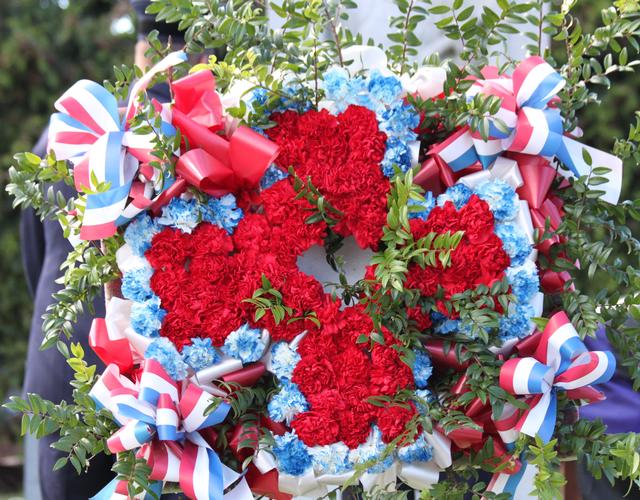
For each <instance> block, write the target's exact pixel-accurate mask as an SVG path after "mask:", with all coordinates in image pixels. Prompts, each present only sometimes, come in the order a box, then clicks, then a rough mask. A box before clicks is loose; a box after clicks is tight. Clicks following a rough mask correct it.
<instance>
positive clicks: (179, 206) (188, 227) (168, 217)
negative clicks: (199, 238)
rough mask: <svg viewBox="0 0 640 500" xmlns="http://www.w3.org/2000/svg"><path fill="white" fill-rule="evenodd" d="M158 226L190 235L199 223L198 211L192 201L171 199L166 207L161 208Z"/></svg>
mask: <svg viewBox="0 0 640 500" xmlns="http://www.w3.org/2000/svg"><path fill="white" fill-rule="evenodd" d="M156 220H157V222H158V224H162V225H163V226H170V227H175V228H177V229H180V230H181V231H183V232H185V233H190V232H191V231H193V229H194V228H195V227H196V226H197V225H198V223H199V222H200V210H198V207H197V206H196V202H195V201H194V200H183V199H182V198H173V199H172V200H171V201H170V202H169V204H168V205H165V206H164V207H162V217H158V218H157V219H156Z"/></svg>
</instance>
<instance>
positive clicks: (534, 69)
mask: <svg viewBox="0 0 640 500" xmlns="http://www.w3.org/2000/svg"><path fill="white" fill-rule="evenodd" d="M483 75H485V77H486V78H485V79H483V80H477V81H475V82H474V84H473V85H472V86H471V88H470V89H469V90H468V91H467V98H468V99H472V98H473V97H474V96H476V95H478V94H482V95H485V96H496V97H498V98H500V99H501V105H500V109H499V110H498V112H497V113H496V114H495V115H492V116H490V117H489V134H488V135H489V137H488V138H487V139H486V140H485V139H483V138H482V137H481V135H480V132H479V131H474V132H472V131H471V129H470V128H469V127H468V126H466V127H464V128H462V129H460V130H458V131H457V132H456V133H454V134H453V135H451V136H450V137H449V138H448V139H447V140H445V141H444V142H442V143H440V144H437V145H436V146H434V147H433V148H432V150H431V153H432V154H435V155H437V156H438V157H439V158H440V159H441V160H443V161H444V162H445V163H446V164H447V165H448V166H449V167H450V168H451V169H452V170H453V171H454V172H457V171H460V170H462V169H464V168H467V167H470V166H471V165H473V164H475V163H476V162H480V163H481V164H482V166H483V168H488V167H489V166H490V165H492V164H493V162H494V161H495V160H496V159H497V158H498V157H499V156H500V155H501V154H502V153H504V152H505V151H510V152H514V153H524V154H528V155H536V156H538V155H539V156H543V157H553V156H555V157H556V158H558V159H559V160H560V161H561V162H562V163H563V164H564V165H565V166H566V167H567V168H568V169H569V171H566V172H562V173H563V174H564V175H567V176H569V177H571V176H581V175H586V174H589V173H590V172H591V169H592V167H599V166H604V167H608V168H610V169H611V172H610V174H609V175H608V176H607V178H608V180H609V182H607V183H606V184H602V185H600V186H598V189H600V190H603V191H605V194H604V195H603V199H605V200H606V201H609V202H610V203H614V204H615V203H617V201H618V198H619V196H620V190H621V186H622V160H620V159H619V158H617V157H616V156H613V155H611V154H609V153H605V152H603V151H600V150H597V149H595V148H591V147H589V146H584V145H583V144H580V143H579V142H578V141H575V140H574V139H571V138H570V137H567V136H566V135H564V126H563V120H562V117H561V115H560V110H559V109H557V108H556V107H553V106H552V104H553V101H554V100H557V97H556V93H557V92H558V91H559V90H561V89H562V88H563V87H564V85H565V83H566V82H565V80H564V78H562V76H560V74H558V73H557V72H556V71H555V70H554V69H553V68H552V67H551V66H550V65H549V64H547V63H546V62H545V61H544V59H542V58H541V57H539V56H533V57H529V58H527V59H525V60H524V61H522V62H521V63H520V64H518V66H516V69H515V71H514V72H513V75H512V76H510V77H507V76H500V75H498V71H497V69H496V68H491V67H489V68H485V70H484V71H483ZM583 149H586V150H587V151H588V152H589V155H590V156H591V157H592V160H593V161H592V163H593V165H588V164H587V162H586V161H585V160H584V158H583V155H582V150H583Z"/></svg>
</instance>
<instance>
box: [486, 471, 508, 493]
mask: <svg viewBox="0 0 640 500" xmlns="http://www.w3.org/2000/svg"><path fill="white" fill-rule="evenodd" d="M510 477H511V476H510V475H509V474H499V475H498V476H497V478H496V479H495V481H493V484H490V485H489V491H491V492H492V493H495V494H500V493H502V492H503V491H504V489H505V487H506V486H507V481H508V480H509V478H510Z"/></svg>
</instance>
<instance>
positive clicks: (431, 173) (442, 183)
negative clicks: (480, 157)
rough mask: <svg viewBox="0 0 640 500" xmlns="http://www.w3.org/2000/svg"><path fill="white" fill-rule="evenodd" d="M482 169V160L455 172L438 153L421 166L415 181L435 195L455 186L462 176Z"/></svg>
mask: <svg viewBox="0 0 640 500" xmlns="http://www.w3.org/2000/svg"><path fill="white" fill-rule="evenodd" d="M480 170H482V165H481V164H480V162H477V163H475V164H474V165H471V166H470V167H468V168H465V169H463V170H460V171H459V172H454V171H453V170H451V168H449V166H448V165H447V164H446V163H444V162H443V161H442V160H441V159H440V157H438V156H436V155H432V156H429V157H428V158H427V159H426V160H425V161H424V162H423V163H422V166H421V167H420V171H419V172H418V173H417V174H416V175H415V177H414V179H413V182H414V183H416V184H418V185H419V186H421V187H422V188H424V189H425V190H426V191H431V192H432V193H433V195H434V196H438V195H439V194H441V193H443V192H444V191H445V190H446V189H447V188H448V187H451V186H453V185H454V184H455V183H456V182H458V179H460V177H464V176H465V175H469V174H473V173H475V172H479V171H480Z"/></svg>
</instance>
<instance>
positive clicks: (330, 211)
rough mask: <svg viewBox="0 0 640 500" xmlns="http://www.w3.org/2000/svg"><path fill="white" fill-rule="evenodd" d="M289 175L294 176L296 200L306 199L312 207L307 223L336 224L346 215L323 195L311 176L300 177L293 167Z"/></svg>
mask: <svg viewBox="0 0 640 500" xmlns="http://www.w3.org/2000/svg"><path fill="white" fill-rule="evenodd" d="M289 175H291V176H292V177H293V189H294V190H295V191H296V193H297V194H296V198H295V199H296V200H303V199H304V200H306V201H307V202H308V203H309V205H311V207H310V208H309V210H310V211H312V212H313V214H312V215H310V216H309V217H307V218H306V220H305V222H306V223H307V224H314V223H316V222H320V221H323V222H324V223H325V224H326V225H327V226H329V227H331V226H335V225H336V224H337V223H338V222H340V219H341V218H342V216H343V215H344V214H343V213H342V212H341V211H340V210H338V209H337V208H335V207H334V206H333V205H332V204H331V203H330V202H329V201H328V200H327V199H326V198H325V197H324V196H323V195H322V193H321V192H320V191H318V188H316V187H315V186H314V185H313V183H312V182H311V177H307V179H306V181H303V180H302V179H300V177H298V174H296V172H295V170H294V169H293V167H290V168H289Z"/></svg>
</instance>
